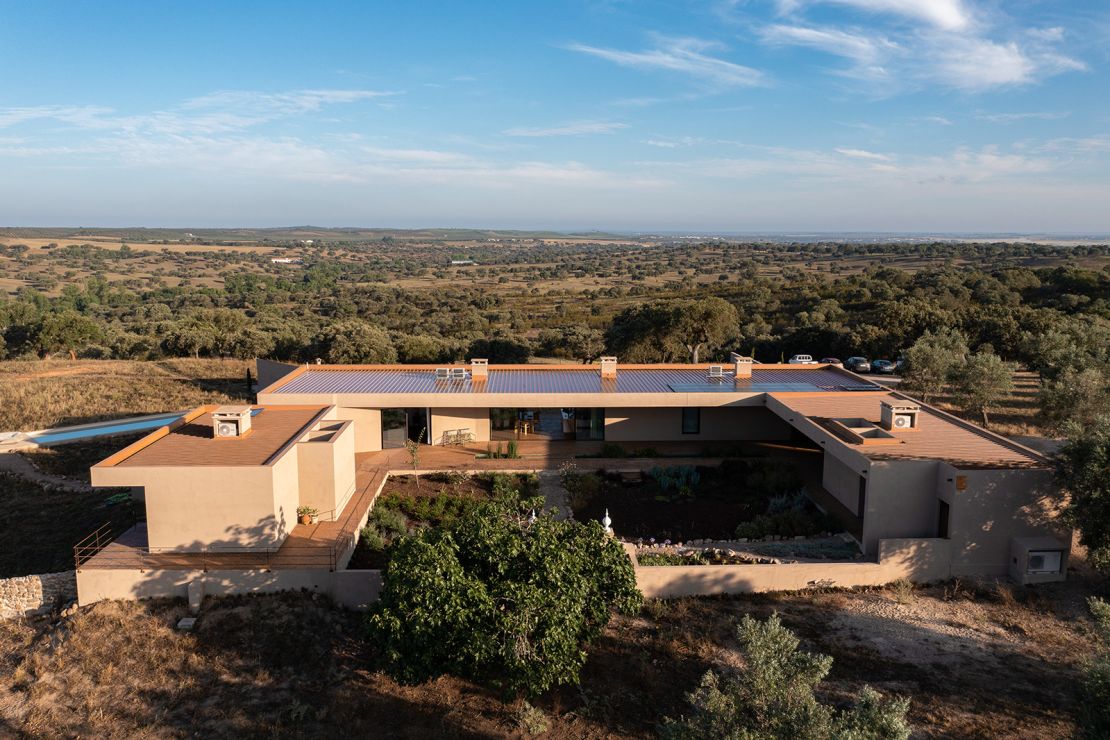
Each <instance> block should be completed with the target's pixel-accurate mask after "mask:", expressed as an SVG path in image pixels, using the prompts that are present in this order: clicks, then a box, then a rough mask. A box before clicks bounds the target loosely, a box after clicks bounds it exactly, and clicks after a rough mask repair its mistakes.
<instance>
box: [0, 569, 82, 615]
mask: <svg viewBox="0 0 1110 740" xmlns="http://www.w3.org/2000/svg"><path fill="white" fill-rule="evenodd" d="M76 598H77V579H76V578H75V575H74V572H73V571H72V570H66V571H62V572H60V573H42V574H40V575H33V576H18V577H16V578H4V579H0V619H14V618H16V617H24V616H32V615H35V614H47V613H49V612H50V610H52V609H54V608H55V607H56V606H62V605H65V604H68V603H69V602H71V601H73V600H74V599H76Z"/></svg>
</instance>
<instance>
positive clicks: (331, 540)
mask: <svg viewBox="0 0 1110 740" xmlns="http://www.w3.org/2000/svg"><path fill="white" fill-rule="evenodd" d="M601 444H602V443H600V442H574V441H552V440H537V441H533V440H524V441H521V442H519V443H518V445H517V452H518V454H519V455H520V457H519V458H516V459H486V458H477V457H475V455H476V454H482V453H485V452H486V443H484V442H482V443H474V444H471V445H466V446H460V447H442V446H425V447H421V448H420V456H419V459H418V461H417V470H416V472H418V473H425V472H433V471H442V470H460V471H467V472H481V471H515V472H516V471H540V470H552V469H556V468H558V467H559V466H560V465H561V464H562V463H563V462H565V461H568V460H573V461H574V464H575V465H576V466H577V467H578V468H579V469H581V470H597V469H602V468H603V469H605V470H614V471H619V470H647V469H649V468H652V467H655V466H657V465H661V466H673V465H718V464H720V463H721V459H720V458H707V457H702V456H701V455H700V453H701V451H702V449H703V447H704V444H703V443H677V442H676V443H654V444H650V443H642V444H640V443H626V444H624V445H623V446H624V447H625V448H626V449H629V450H634V449H637V448H639V447H649V446H650V447H652V448H653V449H655V450H656V451H657V452H658V453H659V454H660V455H663V456H664V457H651V458H582V457H576V455H588V454H596V453H597V452H599V451H600V450H601ZM496 446H497V445H496V443H494V445H493V447H494V449H496ZM759 447H765V445H760V444H757V443H753V444H752V448H753V450H754V449H757V448H759ZM766 447H769V448H776V447H779V446H778V445H770V446H766ZM787 449H789V448H784V449H783V450H782V451H784V452H785V451H786V450H787ZM355 465H356V482H355V492H354V493H353V494H352V495H351V498H350V500H349V501H348V502H347V505H346V506H344V508H343V511H342V512H340V514H339V516H338V517H336V519H335V520H334V521H321V522H319V523H318V524H297V525H296V526H295V527H293V531H292V532H291V533H290V534H289V536H288V537H287V538H286V539H285V542H283V543H282V545H281V547H280V548H279V549H278V550H277V551H274V552H263V551H246V550H234V551H233V550H231V549H228V548H214V549H212V550H210V551H205V552H187V553H184V552H151V551H150V549H149V548H148V546H147V535H146V525H145V524H138V525H136V526H134V527H132V528H131V529H129V530H127V531H126V532H124V533H123V534H122V535H121V536H120V537H119V538H117V539H116V540H115V541H113V542H111V543H110V544H108V545H107V546H106V547H104V548H103V549H102V550H100V551H99V552H96V553H95V554H91V553H90V555H91V556H90V557H87V558H85V557H82V561H83V562H82V563H81V564H80V566H79V567H80V568H116V569H119V568H126V569H136V568H139V569H160V568H166V569H175V570H177V569H188V570H191V569H197V570H219V569H229V570H256V569H258V570H261V569H265V570H275V569H331V570H334V569H336V568H339V567H343V566H344V565H345V564H346V560H347V558H349V556H350V553H351V552H352V551H353V549H354V546H355V543H356V539H357V535H358V530H359V528H360V527H361V526H362V525H363V524H364V523H365V521H366V517H367V515H368V514H369V512H370V508H371V506H372V505H373V503H374V499H375V498H376V497H377V495H378V492H379V491H381V489H382V486H383V485H384V484H385V481H386V478H388V477H389V475H390V474H391V473H393V474H401V475H405V474H411V473H412V472H413V466H412V461H411V459H410V458H409V455H408V452H407V451H406V450H404V449H393V450H382V451H381V452H367V453H360V454H358V455H356V456H355Z"/></svg>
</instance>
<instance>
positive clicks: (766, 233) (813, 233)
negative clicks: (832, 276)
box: [0, 224, 1110, 242]
mask: <svg viewBox="0 0 1110 740" xmlns="http://www.w3.org/2000/svg"><path fill="white" fill-rule="evenodd" d="M36 230H43V231H47V230H69V231H74V232H80V231H82V230H90V231H106V232H111V231H128V230H134V231H143V230H145V231H175V232H177V231H190V230H194V231H200V232H204V231H235V230H241V231H332V232H341V231H370V232H412V233H417V232H428V231H445V232H452V231H483V232H490V233H500V234H539V233H546V234H555V235H562V236H595V235H596V236H624V237H651V236H660V237H669V238H682V237H684V236H689V237H691V238H713V237H744V238H759V237H764V238H779V239H782V238H787V237H793V238H834V237H841V238H849V237H852V238H856V239H992V240H998V239H1009V240H1029V239H1046V240H1070V241H1078V240H1084V241H1091V242H1104V241H1110V231H1106V232H1091V231H1072V232H1064V231H1046V232H1031V231H881V230H821V229H754V230H729V229H677V228H676V229H617V228H612V229H606V228H554V227H534V228H528V227H500V226H379V225H358V226H356V225H334V226H325V225H321V224H287V225H281V226H251V225H244V224H238V225H220V226H188V225H186V226H180V225H175V226H150V225H121V224H115V225H106V226H90V225H87V224H82V225H78V226H72V225H68V224H61V225H42V224H39V225H33V226H13V225H0V232H4V231H36ZM9 238H12V237H9ZM40 238H45V237H40ZM71 238H72V237H71Z"/></svg>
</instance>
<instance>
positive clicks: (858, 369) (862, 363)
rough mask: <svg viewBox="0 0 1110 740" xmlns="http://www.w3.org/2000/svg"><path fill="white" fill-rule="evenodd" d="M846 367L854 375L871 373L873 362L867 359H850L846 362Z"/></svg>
mask: <svg viewBox="0 0 1110 740" xmlns="http://www.w3.org/2000/svg"><path fill="white" fill-rule="evenodd" d="M844 367H846V368H847V369H849V370H851V371H852V372H854V373H869V372H871V361H870V360H868V359H867V358H866V357H849V358H848V359H847V360H846V361H845V362H844Z"/></svg>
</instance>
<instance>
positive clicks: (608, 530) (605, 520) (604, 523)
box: [601, 509, 613, 534]
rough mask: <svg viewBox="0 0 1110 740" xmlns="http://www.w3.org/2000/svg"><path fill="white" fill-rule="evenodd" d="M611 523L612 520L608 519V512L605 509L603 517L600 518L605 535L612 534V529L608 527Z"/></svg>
mask: <svg viewBox="0 0 1110 740" xmlns="http://www.w3.org/2000/svg"><path fill="white" fill-rule="evenodd" d="M612 523H613V520H612V519H610V518H609V510H608V509H606V510H605V516H603V517H601V526H603V527H605V533H606V534H612V533H613V528H612V527H611V526H610V525H612Z"/></svg>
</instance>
